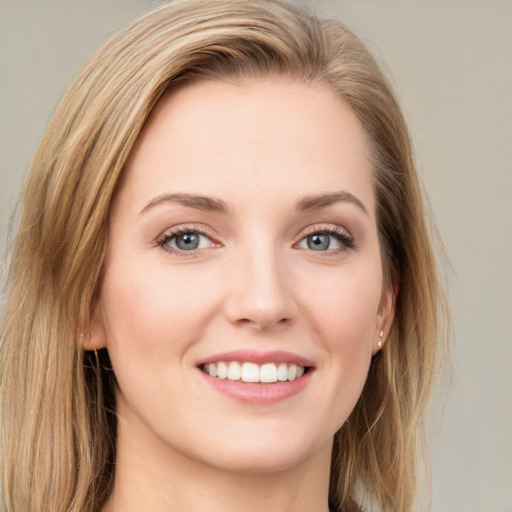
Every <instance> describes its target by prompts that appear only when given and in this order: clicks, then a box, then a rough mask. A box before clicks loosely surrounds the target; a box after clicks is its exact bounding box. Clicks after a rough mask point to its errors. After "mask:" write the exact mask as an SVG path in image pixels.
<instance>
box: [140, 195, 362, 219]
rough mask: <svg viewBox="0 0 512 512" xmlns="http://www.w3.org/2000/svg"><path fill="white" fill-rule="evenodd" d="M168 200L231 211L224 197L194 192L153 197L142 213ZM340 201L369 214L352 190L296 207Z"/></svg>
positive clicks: (312, 207) (324, 205)
mask: <svg viewBox="0 0 512 512" xmlns="http://www.w3.org/2000/svg"><path fill="white" fill-rule="evenodd" d="M167 202H175V203H179V204H182V205H183V206H188V207H189V208H195V209H197V210H203V211H207V212H215V213H228V212H229V207H228V205H227V204H226V202H225V201H223V200H222V199H218V198H214V197H206V196H199V195H194V194H162V195H160V196H157V197H155V198H154V199H152V200H151V201H150V202H149V203H148V204H147V205H146V206H145V207H144V208H143V209H142V210H141V212H140V213H141V214H143V213H145V212H147V211H148V210H150V209H152V208H154V207H155V206H157V205H159V204H162V203H167ZM340 202H348V203H352V204H354V205H356V206H357V207H358V208H359V209H361V210H362V211H363V212H364V213H365V214H366V215H368V210H367V209H366V207H365V206H364V204H363V203H362V202H361V201H360V200H359V199H358V198H357V197H356V196H354V195H353V194H351V193H350V192H345V191H340V192H333V193H330V194H317V195H314V196H306V197H303V198H302V199H301V200H300V201H298V202H297V204H296V206H295V209H296V210H297V211H299V212H304V211H312V210H318V209H320V208H327V207H328V206H331V205H333V204H336V203H340Z"/></svg>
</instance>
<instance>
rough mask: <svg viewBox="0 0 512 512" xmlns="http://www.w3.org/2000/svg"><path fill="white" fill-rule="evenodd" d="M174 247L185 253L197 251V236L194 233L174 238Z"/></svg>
mask: <svg viewBox="0 0 512 512" xmlns="http://www.w3.org/2000/svg"><path fill="white" fill-rule="evenodd" d="M176 245H177V246H178V247H179V248H180V249H184V250H185V251H187V250H188V251H190V250H194V249H197V247H198V246H199V236H198V235H196V234H195V233H185V234H183V235H180V236H178V237H177V238H176Z"/></svg>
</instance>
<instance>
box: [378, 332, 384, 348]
mask: <svg viewBox="0 0 512 512" xmlns="http://www.w3.org/2000/svg"><path fill="white" fill-rule="evenodd" d="M379 336H380V340H379V343H377V345H379V348H382V338H384V331H380V333H379Z"/></svg>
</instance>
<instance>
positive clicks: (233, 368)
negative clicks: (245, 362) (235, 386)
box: [228, 361, 240, 380]
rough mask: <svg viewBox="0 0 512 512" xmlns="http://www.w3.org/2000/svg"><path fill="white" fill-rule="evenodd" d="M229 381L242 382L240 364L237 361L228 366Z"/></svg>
mask: <svg viewBox="0 0 512 512" xmlns="http://www.w3.org/2000/svg"><path fill="white" fill-rule="evenodd" d="M228 380H240V364H239V363H237V362H236V361H231V362H230V363H229V364H228Z"/></svg>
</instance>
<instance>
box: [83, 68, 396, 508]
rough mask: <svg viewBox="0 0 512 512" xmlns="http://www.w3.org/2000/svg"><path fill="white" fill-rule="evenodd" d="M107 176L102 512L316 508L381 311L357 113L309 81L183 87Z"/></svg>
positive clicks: (384, 301) (97, 344)
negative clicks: (109, 424)
mask: <svg viewBox="0 0 512 512" xmlns="http://www.w3.org/2000/svg"><path fill="white" fill-rule="evenodd" d="M125 172H126V175H125V179H124V181H123V184H122V186H121V188H120V189H119V191H118V193H117V195H116V198H115V201H114V204H113V208H112V214H111V219H110V233H109V236H110V238H109V246H108V250H107V256H106V261H105V268H104V279H103V282H102V288H101V293H100V299H99V302H98V304H97V306H96V308H95V312H94V317H93V321H92V323H91V338H90V339H89V340H88V344H89V348H101V347H107V348H108V350H109V354H110V357H111V360H112V364H113V368H114V371H115V373H116V377H117V380H118V382H119V390H118V393H117V414H118V416H119V427H118V454H117V467H116V477H115V485H114V490H113V493H112V496H111V497H110V499H109V500H108V502H107V503H106V504H105V506H104V508H103V512H114V511H116V512H120V511H123V512H131V511H137V512H139V511H140V510H148V511H151V512H160V511H166V512H174V511H183V510H187V511H189V512H204V511H205V510H207V511H209V512H221V511H222V512H235V511H236V512H239V511H240V510H244V511H248V512H252V511H258V512H260V511H262V510H272V512H285V511H287V512H292V511H293V512H311V511H319V512H327V511H328V503H327V500H328V484H329V469H330V456H331V448H332V441H333V436H334V434H335V432H336V431H337V430H338V429H339V428H340V426H341V425H342V424H343V423H344V422H345V421H346V419H347V418H348V416H349V414H350V412H351V411H352V409H353V407H354V405H355V404H356V402H357V399H358V398H359V396H360V393H361V391H362V388H363V385H364V382H365V380H366V377H367V373H368V369H369V365H370V361H371V357H372V355H373V354H374V353H375V352H376V351H377V350H379V346H378V342H379V340H380V337H379V333H380V331H381V330H384V331H385V332H387V331H388V329H389V327H390V324H391V322H392V317H393V305H392V303H393V301H392V300H391V293H390V290H387V289H386V288H385V287H384V285H383V276H382V268H381V259H380V252H379V241H378V235H377V224H376V217H375V197H374V190H373V184H372V169H371V165H370V162H369V160H368V158H367V144H366V138H365V134H364V132H363V130H362V128H361V126H360V123H359V122H358V120H357V118H356V117H355V115H354V114H353V113H352V111H351V110H350V109H349V108H348V107H347V106H346V105H344V104H343V103H342V102H341V101H340V100H339V99H338V98H336V96H335V95H334V94H333V93H332V92H330V91H329V90H328V89H326V88H323V87H321V86H313V85H305V84H302V83H297V82H290V81H287V80H284V79H282V78H274V79H260V80H251V81H248V82H244V83H242V84H238V85H234V84H227V83H222V82H202V83H197V84H194V85H191V86H187V87H185V88H183V89H181V90H180V91H178V92H175V93H173V94H168V95H166V96H164V97H163V98H162V99H161V100H160V101H159V103H158V104H157V106H156V107H155V109H154V111H153V113H152V114H151V116H150V118H149V120H148V122H147V123H146V125H145V127H144V129H143V131H142V133H141V135H140V137H139V139H138V141H137V143H136V145H135V147H134V148H133V151H132V153H131V155H130V158H129V161H128V162H127V165H126V170H125ZM233 354H235V355H233ZM224 363H226V366H229V368H230V370H229V371H231V370H232V371H233V372H235V373H231V374H230V376H228V377H227V378H220V377H219V376H220V375H221V373H220V372H221V367H222V365H223V364H224ZM232 363H233V364H232ZM212 365H213V366H212ZM237 365H238V366H237ZM283 365H284V370H283V371H284V372H285V377H284V379H285V381H282V380H274V381H272V378H273V377H272V375H274V378H275V374H276V372H278V371H279V372H280V371H281V370H282V368H281V370H280V369H279V368H280V366H281V367H282V366H283ZM263 366H265V369H263ZM255 367H256V368H257V370H256V371H257V375H260V376H261V377H259V378H261V379H264V378H265V379H266V378H267V377H263V372H264V370H265V372H266V371H267V370H268V371H269V372H270V374H269V375H270V377H269V378H270V379H271V382H267V381H265V382H245V381H243V379H244V378H246V373H243V372H245V371H246V370H247V371H249V370H248V369H249V368H252V369H254V368H255ZM212 368H214V369H212ZM300 368H302V370H300ZM286 371H288V374H286ZM217 372H219V373H218V375H217ZM236 372H242V373H243V375H244V377H239V378H238V379H237V378H236ZM258 372H260V373H258ZM272 372H274V373H272ZM295 372H297V375H298V376H297V375H295ZM301 372H303V374H302V373H301ZM247 375H248V373H247ZM265 375H267V374H266V373H265ZM286 375H288V377H286Z"/></svg>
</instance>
